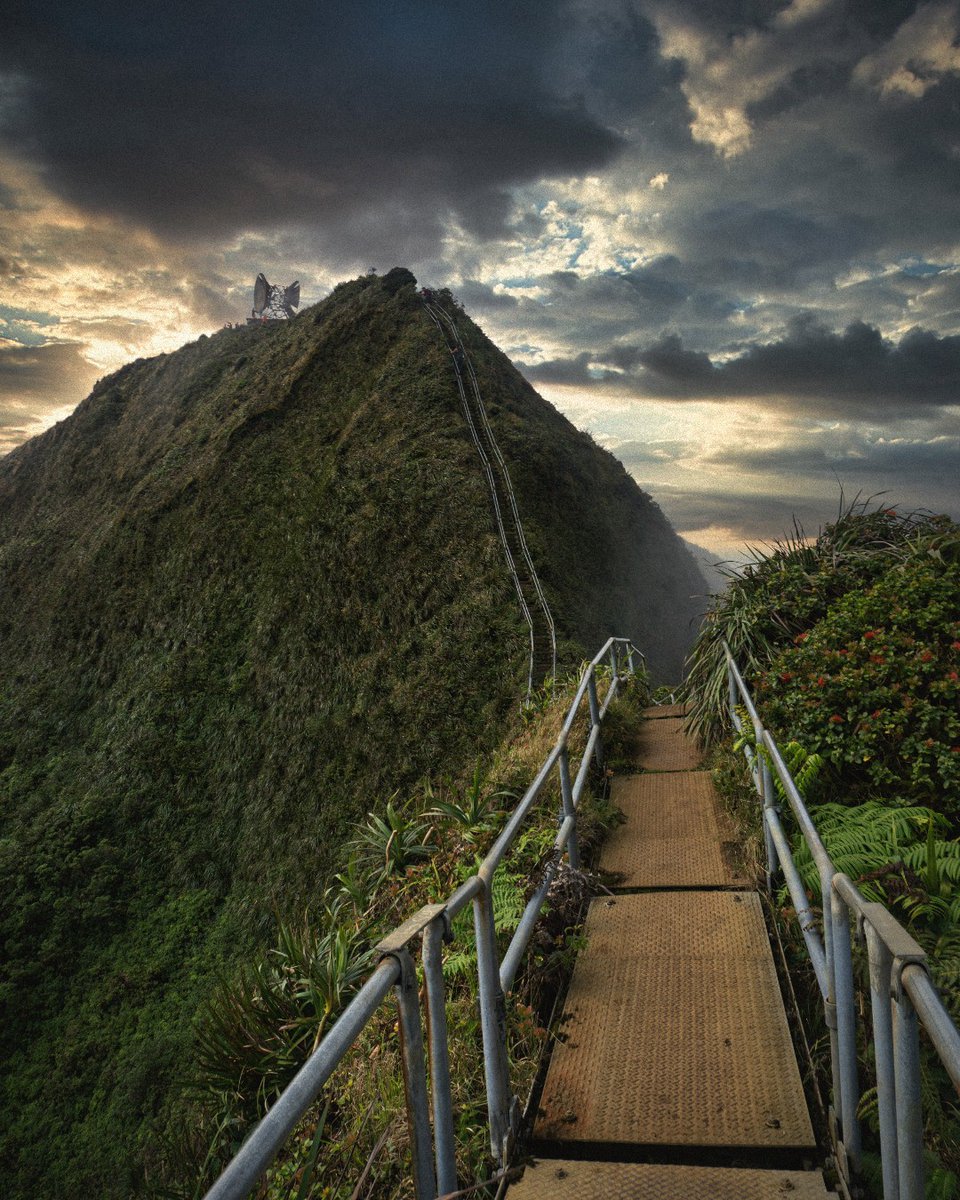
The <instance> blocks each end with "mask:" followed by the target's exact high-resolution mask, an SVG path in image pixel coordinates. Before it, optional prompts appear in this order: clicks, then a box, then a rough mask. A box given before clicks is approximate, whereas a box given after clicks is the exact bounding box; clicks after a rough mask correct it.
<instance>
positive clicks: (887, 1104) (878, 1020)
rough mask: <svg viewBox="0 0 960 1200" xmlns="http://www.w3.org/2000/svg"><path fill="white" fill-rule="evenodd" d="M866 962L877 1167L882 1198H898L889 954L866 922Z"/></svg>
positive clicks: (896, 1125) (895, 1100) (898, 1172)
mask: <svg viewBox="0 0 960 1200" xmlns="http://www.w3.org/2000/svg"><path fill="white" fill-rule="evenodd" d="M865 929H866V935H867V956H868V959H869V964H870V1012H871V1016H872V1018H873V1054H874V1060H875V1063H876V1068H877V1110H878V1115H879V1120H880V1166H881V1169H882V1171H883V1196H884V1200H900V1168H899V1166H898V1161H899V1158H898V1150H897V1128H898V1125H899V1122H898V1120H897V1097H896V1082H895V1072H894V1057H893V1013H892V1011H891V1004H892V1001H891V996H890V969H891V967H892V966H893V955H892V954H891V953H890V951H889V950H888V949H887V947H886V945H885V944H884V942H883V939H882V938H881V937H880V936H879V935H878V933H877V931H876V930H875V929H874V928H873V926H872V925H871V924H870V922H869V921H866V922H865Z"/></svg>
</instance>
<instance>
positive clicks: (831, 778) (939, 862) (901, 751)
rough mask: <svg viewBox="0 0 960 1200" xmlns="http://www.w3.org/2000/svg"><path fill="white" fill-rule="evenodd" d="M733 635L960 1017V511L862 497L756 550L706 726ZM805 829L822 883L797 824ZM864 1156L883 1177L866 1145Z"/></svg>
mask: <svg viewBox="0 0 960 1200" xmlns="http://www.w3.org/2000/svg"><path fill="white" fill-rule="evenodd" d="M724 639H726V640H727V642H728V643H729V645H730V646H731V649H732V651H733V653H734V656H735V658H736V659H737V660H738V663H739V665H740V667H741V670H743V672H744V675H745V678H746V679H747V681H748V684H749V686H750V687H751V690H752V691H753V693H754V696H755V697H756V700H757V705H758V709H759V711H760V715H761V718H762V719H763V721H764V724H765V725H766V726H767V727H768V728H769V729H771V731H772V732H773V733H774V736H775V737H776V738H777V741H778V744H779V745H780V746H781V747H782V748H783V749H784V751H785V753H786V755H787V758H788V759H789V760H790V761H791V762H792V764H793V765H794V767H795V768H796V773H797V775H798V779H800V780H802V788H803V790H804V795H805V799H806V801H807V804H808V807H809V809H810V812H811V815H812V817H813V820H814V823H815V825H816V826H817V828H818V830H819V832H820V834H821V837H822V839H823V841H824V844H825V845H826V847H827V850H828V852H829V853H830V855H831V857H832V858H833V860H834V862H835V863H836V865H837V867H838V868H839V869H840V870H842V871H845V872H846V873H847V874H849V875H850V876H851V877H852V878H853V879H854V880H855V882H856V883H857V884H858V886H859V887H860V888H861V890H862V891H863V892H864V894H865V895H866V896H867V897H868V898H869V899H872V900H879V901H880V902H882V903H884V904H885V905H887V907H889V908H890V909H891V910H892V911H893V912H894V914H895V915H896V916H897V918H898V919H899V920H900V921H901V922H902V923H903V924H904V925H905V926H906V927H907V928H908V929H909V930H910V932H911V933H912V934H913V935H914V937H915V938H916V939H917V940H918V941H919V942H920V943H921V945H922V946H923V947H924V949H925V950H926V951H927V953H928V954H929V956H930V960H931V973H932V975H933V978H934V980H935V982H936V983H937V984H938V986H939V987H940V989H941V994H942V996H943V998H944V1000H945V1002H946V1004H947V1006H948V1007H949V1008H950V1010H951V1012H952V1014H953V1016H954V1019H955V1020H958V1021H960V990H958V985H960V710H958V703H957V702H958V697H960V527H958V526H957V525H956V524H955V523H954V522H952V521H950V520H949V519H947V518H946V517H938V516H932V515H929V514H906V515H904V514H899V513H898V512H896V510H893V509H885V508H880V509H876V510H871V509H869V508H868V507H867V506H865V505H854V506H852V507H851V508H850V509H848V510H847V511H846V512H844V513H842V514H841V516H840V517H839V519H838V520H837V521H836V522H835V523H834V524H832V525H830V526H828V527H827V528H826V529H824V530H823V531H822V532H821V534H820V535H819V537H817V538H816V539H815V540H812V541H810V542H807V540H806V539H804V538H803V536H802V532H801V531H800V530H797V531H796V536H794V537H792V538H789V539H786V540H785V541H783V542H782V543H779V544H777V545H775V546H773V547H771V548H769V550H768V551H766V552H758V553H757V554H756V556H755V558H754V560H753V561H752V562H751V563H750V564H749V565H748V566H747V567H746V569H745V570H744V571H743V572H742V574H740V575H739V577H737V578H734V579H733V580H732V582H731V586H730V588H729V589H728V591H727V592H725V593H724V594H723V595H722V596H721V597H719V598H718V601H717V603H716V606H715V608H714V610H713V611H712V612H711V613H709V614H708V616H707V619H706V622H705V625H704V627H703V630H702V631H701V634H700V637H699V639H698V642H697V644H696V646H695V649H694V652H693V660H692V661H693V666H692V670H691V673H690V678H689V687H690V690H691V697H692V700H693V704H694V712H693V717H694V721H695V724H696V726H697V728H698V729H699V730H700V732H701V734H702V735H703V737H704V738H705V740H707V741H718V740H719V739H720V738H721V736H722V735H723V734H724V733H725V732H726V731H727V721H726V717H725V713H724V711H723V709H724V705H723V700H724V692H725V682H724V662H723V654H722V641H723V640H724ZM786 812H787V816H788V817H789V810H786ZM793 843H794V852H795V855H796V858H797V863H798V866H799V867H800V870H801V874H802V875H803V878H804V881H805V883H806V884H807V886H808V888H809V890H810V893H811V895H813V896H818V895H819V886H820V881H819V875H818V872H817V871H816V869H815V867H814V865H813V864H812V862H811V861H810V856H809V854H808V853H807V851H806V848H805V845H804V843H803V841H802V838H801V837H800V835H799V833H798V832H797V831H796V830H794V831H793ZM782 898H783V897H782ZM792 932H793V934H794V942H795V945H794V949H795V952H796V953H797V955H798V957H799V958H801V959H802V958H803V957H804V951H803V944H802V940H801V939H800V938H799V937H796V932H797V931H796V930H795V929H794V930H793V931H792ZM859 969H860V971H861V975H862V978H861V981H860V983H861V986H862V987H864V988H865V987H866V979H865V964H864V963H863V962H860V963H859ZM814 994H815V993H814V990H813V989H812V988H811V1006H810V1016H811V1019H812V1020H813V1022H814V1023H816V1022H817V1021H818V1019H819V1015H820V1014H819V1011H818V1010H819V1006H818V1005H817V1004H816V1003H815V1001H814V999H813V997H814ZM818 1033H822V1030H820V1029H818ZM821 1044H823V1043H822V1042H821ZM861 1061H862V1062H863V1063H864V1064H866V1077H867V1078H866V1080H865V1083H866V1090H865V1092H864V1095H863V1099H862V1104H861V1111H862V1114H863V1116H864V1117H865V1119H866V1121H867V1123H868V1125H872V1126H873V1128H874V1130H875V1123H876V1096H875V1092H874V1091H873V1090H872V1089H871V1088H870V1086H869V1084H870V1079H869V1073H870V1072H869V1063H870V1061H871V1049H870V1046H869V1045H868V1044H865V1045H864V1047H863V1053H862V1058H861ZM924 1061H925V1089H926V1091H925V1097H924V1099H925V1105H924V1111H925V1117H926V1122H927V1134H928V1146H929V1154H930V1164H929V1166H930V1171H929V1179H930V1184H929V1190H928V1194H929V1196H930V1197H931V1198H932V1197H934V1196H935V1197H938V1198H942V1200H946V1198H949V1197H954V1196H958V1195H960V1108H958V1106H957V1101H956V1095H955V1093H954V1092H953V1089H952V1087H951V1085H950V1084H949V1080H948V1079H947V1078H946V1075H945V1072H944V1071H943V1070H942V1068H941V1067H940V1066H939V1063H937V1062H936V1061H935V1059H934V1056H933V1054H932V1051H930V1050H929V1048H926V1047H925V1050H924ZM866 1168H867V1174H868V1177H869V1178H870V1179H871V1181H872V1182H873V1183H874V1184H875V1185H878V1178H879V1176H878V1167H877V1160H876V1156H875V1154H871V1153H870V1152H869V1150H868V1153H867V1155H866ZM878 1194H879V1193H878Z"/></svg>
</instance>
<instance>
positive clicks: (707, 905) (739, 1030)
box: [508, 706, 829, 1200]
mask: <svg viewBox="0 0 960 1200" xmlns="http://www.w3.org/2000/svg"><path fill="white" fill-rule="evenodd" d="M647 715H648V717H650V718H651V719H649V720H646V721H644V723H643V726H642V729H641V733H640V740H639V745H638V747H637V754H636V759H635V766H636V768H637V771H638V773H636V774H626V775H621V776H618V777H616V778H615V779H614V790H613V797H614V800H615V801H616V802H617V803H618V804H619V806H620V807H621V808H622V809H623V811H624V813H625V815H626V821H625V823H624V824H623V825H621V826H620V827H619V829H618V830H617V831H616V832H615V833H614V834H613V835H611V838H610V839H609V841H608V843H607V845H606V846H605V848H604V853H603V858H602V860H601V865H602V867H604V868H605V869H606V870H609V871H611V872H615V873H616V875H617V877H618V878H619V879H620V884H619V887H618V889H617V890H616V892H615V894H614V895H612V896H603V897H600V898H598V899H596V900H594V901H593V903H592V904H591V905H590V912H589V915H588V917H587V924H586V946H585V948H584V950H582V951H581V952H580V954H579V956H578V958H577V965H576V968H575V970H574V974H573V979H572V981H571V983H570V990H569V993H568V995H567V999H566V1004H565V1018H566V1020H565V1024H564V1026H563V1029H564V1035H563V1040H562V1041H558V1042H557V1044H556V1045H555V1047H554V1050H553V1054H552V1057H551V1060H550V1066H549V1070H548V1073H547V1078H546V1082H545V1083H544V1088H543V1096H542V1099H541V1108H540V1110H539V1114H538V1118H537V1122H536V1125H535V1127H534V1131H533V1139H534V1151H535V1152H536V1153H537V1155H538V1160H537V1161H536V1162H535V1163H534V1164H533V1165H532V1166H528V1167H527V1169H526V1171H525V1172H524V1175H523V1178H522V1179H521V1180H520V1182H519V1183H517V1184H515V1185H513V1186H511V1187H510V1189H509V1192H508V1196H509V1198H510V1200H541V1198H543V1200H547V1198H549V1200H593V1197H596V1198H597V1200H600V1198H601V1197H602V1198H603V1200H784V1197H786V1196H790V1197H791V1200H825V1198H826V1197H828V1195H829V1193H828V1192H827V1190H826V1186H825V1183H824V1179H823V1176H822V1174H821V1173H820V1171H817V1170H813V1169H810V1166H811V1162H812V1161H813V1160H814V1159H815V1158H816V1146H815V1142H814V1136H813V1130H812V1127H811V1124H810V1118H809V1115H808V1112H807V1106H806V1101H805V1099H804V1093H803V1087H802V1085H801V1082H800V1073H799V1070H798V1068H797V1062H796V1057H795V1055H794V1051H793V1046H792V1043H791V1040H790V1032H789V1029H788V1026H787V1019H786V1014H785V1012H784V1007H783V1002H782V1000H781V997H780V990H779V985H778V981H777V974H776V970H775V969H774V964H773V957H772V954H771V951H770V944H769V941H768V939H767V932H766V927H765V925H764V920H763V914H762V911H761V908H760V897H759V895H758V894H757V893H756V892H755V891H751V890H748V888H749V884H748V883H747V882H746V881H745V880H744V879H742V878H741V877H740V876H739V874H738V872H737V870H736V867H735V865H734V859H733V855H732V853H731V851H732V842H731V839H732V837H733V834H732V832H731V830H730V828H729V827H728V825H727V821H726V819H725V817H724V814H723V813H722V811H721V809H720V807H719V804H718V801H717V797H716V795H715V792H714V789H713V784H712V781H711V778H710V775H709V773H708V772H706V771H702V770H698V769H697V768H698V767H699V763H700V756H699V754H698V752H697V749H696V747H695V745H694V744H693V742H692V740H691V739H690V738H689V737H688V736H687V734H686V733H685V732H684V730H683V715H682V709H680V708H679V706H674V707H670V708H659V709H651V710H648V714H647ZM541 1155H542V1157H540V1156H541Z"/></svg>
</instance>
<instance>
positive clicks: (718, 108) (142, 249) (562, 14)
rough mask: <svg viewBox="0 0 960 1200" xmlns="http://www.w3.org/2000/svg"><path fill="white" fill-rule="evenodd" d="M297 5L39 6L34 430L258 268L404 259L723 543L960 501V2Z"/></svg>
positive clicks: (15, 142) (22, 133) (14, 370)
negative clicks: (871, 501)
mask: <svg viewBox="0 0 960 1200" xmlns="http://www.w3.org/2000/svg"><path fill="white" fill-rule="evenodd" d="M293 14H294V10H293V9H292V8H290V9H288V8H287V7H286V6H282V5H281V6H279V7H278V8H277V9H276V10H275V11H271V12H270V13H266V14H265V13H263V12H262V11H260V10H257V12H256V14H254V13H253V12H252V11H251V12H250V13H248V12H246V11H245V10H242V9H236V7H235V6H234V7H231V8H230V9H227V8H226V7H224V8H223V9H222V10H219V9H218V10H216V11H215V12H213V14H210V13H206V14H205V15H204V17H203V19H202V20H201V18H200V15H199V14H197V13H196V12H195V11H194V10H193V9H191V8H189V7H188V6H186V5H174V6H172V7H168V8H166V9H165V10H164V11H163V12H162V13H160V12H157V13H154V14H151V15H150V16H148V17H144V15H143V14H138V13H134V12H128V11H126V10H124V9H122V8H120V7H117V6H113V5H110V4H107V3H105V0H98V2H96V3H94V4H93V5H92V7H91V6H89V5H88V6H84V7H82V8H81V7H77V8H75V9H68V10H66V11H64V12H61V13H60V14H58V16H57V17H56V18H55V19H54V18H51V17H49V16H48V15H46V14H33V13H31V14H24V15H23V16H22V19H20V20H18V22H17V24H16V27H15V28H14V29H13V30H11V31H10V35H9V37H8V38H7V39H6V41H5V44H4V46H3V47H2V48H0V94H2V95H3V98H4V104H3V106H2V114H3V115H2V117H0V164H2V168H3V174H2V179H3V183H2V184H0V245H2V246H3V249H2V251H0V272H2V275H3V277H4V279H5V280H6V282H7V296H6V297H5V301H8V303H6V302H5V303H4V304H2V305H0V447H2V448H3V449H7V450H8V449H10V448H12V447H13V446H14V445H17V444H20V443H21V442H22V441H24V440H26V438H28V437H30V436H32V435H33V434H35V433H37V432H40V431H41V430H42V429H44V428H46V427H49V426H50V425H51V424H53V423H54V422H55V421H56V420H58V419H61V418H62V417H64V416H66V415H67V414H68V413H69V412H70V411H72V409H73V407H74V406H75V405H76V404H77V403H78V402H79V401H80V400H81V399H82V398H83V397H84V396H85V395H86V394H87V392H89V390H90V386H91V384H92V382H93V380H94V379H95V378H96V377H98V376H103V375H105V374H108V373H110V372H111V371H112V370H114V369H116V368H118V367H119V366H121V365H122V364H123V363H124V362H127V361H129V360H130V359H133V358H138V357H148V356H150V355H152V354H155V353H159V352H167V351H170V350H172V349H175V348H176V347H177V346H179V345H181V344H183V343H184V342H186V341H190V340H192V339H194V338H196V337H197V336H199V335H200V334H201V333H207V334H209V333H211V332H214V331H215V330H216V329H218V328H220V327H222V325H223V324H224V323H227V322H235V321H243V320H244V319H245V317H246V316H247V314H248V313H249V310H250V307H251V301H252V294H253V283H254V279H255V278H256V275H257V273H258V272H260V271H263V272H264V273H265V274H266V276H267V277H268V278H269V279H270V280H272V281H276V282H279V283H281V284H282V285H283V284H287V283H289V282H291V281H292V280H293V279H296V278H299V279H300V281H301V285H302V290H303V305H304V307H307V306H308V305H310V304H312V303H315V302H317V301H319V300H320V299H322V298H323V297H324V296H325V295H326V294H328V293H329V291H330V290H331V289H332V287H333V286H334V284H335V283H336V282H338V281H339V280H340V279H345V278H352V277H355V276H357V275H359V274H363V273H365V272H366V271H367V270H368V269H369V264H370V263H374V264H375V265H376V267H377V268H378V270H379V271H380V273H384V272H385V271H387V270H388V269H390V268H391V267H392V266H394V265H398V264H399V265H406V266H408V267H409V269H410V270H411V271H413V273H414V274H415V275H416V276H417V278H418V281H419V282H420V284H421V286H423V285H426V286H436V287H442V286H447V287H450V289H451V290H452V291H453V293H454V294H455V295H456V296H457V298H458V299H459V300H460V301H461V302H462V303H463V304H464V306H465V308H466V309H467V311H468V312H469V313H470V315H471V316H472V317H474V319H476V320H477V321H478V322H479V323H480V324H481V325H482V327H483V329H484V331H485V332H486V333H487V334H488V336H490V337H491V338H492V340H493V341H494V342H496V343H497V345H499V346H500V347H501V349H503V350H504V352H505V353H506V354H507V355H508V356H509V357H510V358H511V360H512V361H513V362H514V363H515V364H516V365H517V366H518V367H519V368H520V369H521V371H522V372H523V373H524V375H525V376H526V378H527V379H528V380H529V381H530V382H531V383H532V384H533V386H534V387H536V388H537V390H538V391H539V392H541V394H542V395H543V396H544V397H545V398H546V399H548V400H549V401H550V402H551V403H553V404H554V405H555V406H556V407H557V408H558V409H560V411H561V412H563V413H564V414H565V415H566V416H567V417H568V418H569V419H571V420H572V421H573V423H574V424H575V425H577V426H578V427H579V428H582V429H586V430H587V431H589V432H590V433H591V434H592V435H593V436H594V437H595V438H596V440H597V441H598V442H599V443H600V444H601V445H603V446H604V447H605V448H607V449H609V450H611V451H612V452H613V453H614V454H615V455H616V456H617V457H618V458H619V459H620V460H621V461H622V462H623V463H624V465H625V466H626V467H627V469H628V471H629V472H630V473H631V474H632V475H633V477H634V478H635V479H636V480H637V482H638V483H639V484H640V486H641V487H642V488H643V489H644V490H645V491H647V492H648V493H650V494H651V495H652V496H653V498H654V499H655V500H656V501H657V503H658V504H659V505H660V506H661V508H662V509H663V510H664V512H665V513H666V515H667V517H668V518H669V519H670V521H671V523H672V524H673V525H674V527H675V528H676V530H677V531H678V533H680V534H681V536H683V537H684V538H686V539H687V540H689V541H691V542H693V543H695V544H696V545H700V546H703V547H705V548H706V549H707V550H708V551H710V552H711V553H713V554H716V555H717V557H719V558H730V557H732V556H734V555H736V554H738V553H742V552H743V550H744V549H745V547H746V546H748V545H750V544H764V543H769V542H770V541H772V540H775V539H776V538H777V537H779V536H781V535H782V534H784V533H787V532H789V530H790V528H791V524H792V521H793V519H794V518H796V519H798V520H799V521H800V523H801V524H802V526H803V527H804V529H805V530H806V531H807V532H808V533H809V534H811V535H812V534H813V532H814V531H815V530H816V529H817V528H818V527H819V526H821V525H823V524H825V523H827V522H828V521H830V520H831V519H833V518H834V517H835V516H836V514H837V511H838V509H839V507H840V506H841V504H842V497H843V496H847V497H850V496H855V495H860V496H864V497H866V496H871V497H876V498H879V497H882V498H883V502H884V503H885V504H886V505H888V506H897V507H900V508H902V509H905V510H911V509H921V508H922V509H928V510H931V511H934V512H945V513H947V514H948V515H950V516H952V517H954V518H956V517H958V516H960V489H958V483H957V471H956V467H957V463H958V461H960V459H958V451H960V404H958V400H960V395H958V385H960V302H958V301H960V253H958V247H957V242H958V237H957V234H956V229H957V228H958V221H957V218H958V215H960V211H958V210H960V189H958V187H957V184H958V183H960V140H958V137H957V123H956V116H955V113H956V107H957V104H958V102H960V49H958V40H960V11H958V5H957V3H955V2H954V0H950V2H944V0H932V2H929V3H913V2H911V0H895V2H893V0H892V2H890V3H887V4H883V5H876V4H872V3H866V2H865V0H847V2H842V0H791V2H789V3H783V2H770V0H731V2H730V3H728V4H724V5H722V6H711V7H710V9H709V10H706V11H705V10H704V6H702V5H699V4H697V3H695V2H694V0H638V2H636V3H630V2H627V0H623V2H620V0H579V2H576V3H574V2H564V0H550V2H548V3H541V4H537V5H514V6H509V7H504V6H497V5H486V6H482V5H481V6H479V7H478V6H476V5H466V4H463V3H454V4H452V5H449V6H446V7H445V9H444V11H443V13H442V14H438V13H435V12H432V11H428V10H427V9H425V8H424V7H423V6H421V5H419V4H417V3H414V2H413V0H411V2H410V3H404V4H402V5H399V6H397V7H396V8H395V9H392V10H391V11H390V12H383V11H382V10H381V9H380V7H379V6H376V5H373V4H370V3H367V2H362V3H358V4H357V5H355V6H353V7H352V8H351V10H350V12H349V13H343V14H339V15H338V17H337V20H336V21H333V22H331V21H325V19H324V16H323V14H322V13H319V12H301V11H299V10H297V12H296V19H295V20H294V19H293ZM254 15H255V16H256V20H254V19H253V16H254ZM460 48H467V49H469V53H463V54H457V53H455V51H456V50H457V49H460ZM276 78H281V79H283V80H284V81H289V82H288V85H287V87H285V88H281V89H280V91H279V93H278V95H276V96H274V95H273V94H272V92H271V89H270V88H269V87H266V85H261V84H258V83H257V80H261V79H276Z"/></svg>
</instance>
